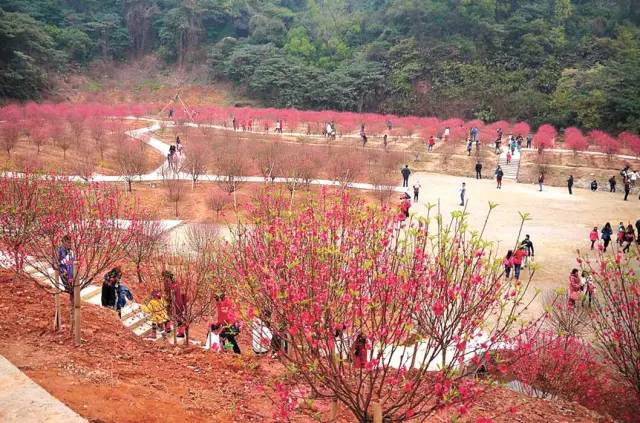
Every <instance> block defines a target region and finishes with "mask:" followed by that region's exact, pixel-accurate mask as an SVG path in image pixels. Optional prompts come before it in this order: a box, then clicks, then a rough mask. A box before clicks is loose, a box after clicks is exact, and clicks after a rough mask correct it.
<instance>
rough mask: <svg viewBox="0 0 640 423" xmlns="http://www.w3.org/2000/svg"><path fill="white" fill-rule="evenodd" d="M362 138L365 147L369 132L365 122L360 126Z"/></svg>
mask: <svg viewBox="0 0 640 423" xmlns="http://www.w3.org/2000/svg"><path fill="white" fill-rule="evenodd" d="M360 139H361V140H362V147H363V148H364V146H365V145H366V144H367V141H368V139H367V133H366V132H365V131H364V123H363V124H362V126H361V127H360Z"/></svg>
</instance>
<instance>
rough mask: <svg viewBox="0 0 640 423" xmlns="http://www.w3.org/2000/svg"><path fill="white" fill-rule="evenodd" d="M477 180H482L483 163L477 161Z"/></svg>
mask: <svg viewBox="0 0 640 423" xmlns="http://www.w3.org/2000/svg"><path fill="white" fill-rule="evenodd" d="M476 179H482V163H480V160H478V161H476Z"/></svg>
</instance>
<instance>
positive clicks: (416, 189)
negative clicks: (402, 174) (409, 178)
mask: <svg viewBox="0 0 640 423" xmlns="http://www.w3.org/2000/svg"><path fill="white" fill-rule="evenodd" d="M421 187H422V185H420V183H419V182H418V183H415V184H413V201H414V202H416V203H417V202H418V197H419V196H420V188H421Z"/></svg>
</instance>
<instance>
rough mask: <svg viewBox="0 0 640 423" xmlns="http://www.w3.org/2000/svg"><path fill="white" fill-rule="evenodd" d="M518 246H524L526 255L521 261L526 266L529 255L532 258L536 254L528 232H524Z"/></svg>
mask: <svg viewBox="0 0 640 423" xmlns="http://www.w3.org/2000/svg"><path fill="white" fill-rule="evenodd" d="M520 246H521V247H524V249H525V251H526V252H527V255H526V257H525V258H524V262H523V267H527V265H528V264H529V257H531V259H532V260H533V257H535V255H536V251H535V249H534V248H533V242H532V241H531V237H530V236H529V234H526V235H525V236H524V239H523V240H522V242H521V243H520Z"/></svg>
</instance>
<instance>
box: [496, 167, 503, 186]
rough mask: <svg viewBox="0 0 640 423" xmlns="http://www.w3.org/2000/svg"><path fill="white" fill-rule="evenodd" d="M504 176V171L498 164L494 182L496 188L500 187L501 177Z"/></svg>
mask: <svg viewBox="0 0 640 423" xmlns="http://www.w3.org/2000/svg"><path fill="white" fill-rule="evenodd" d="M503 176H504V172H503V171H502V168H501V167H500V165H498V167H497V168H496V183H497V186H496V188H497V189H502V177H503Z"/></svg>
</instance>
